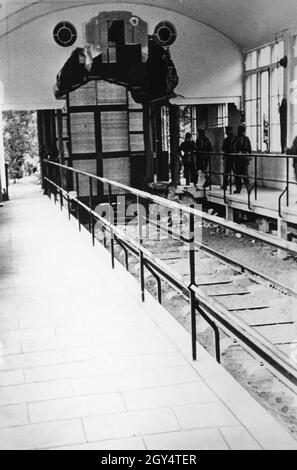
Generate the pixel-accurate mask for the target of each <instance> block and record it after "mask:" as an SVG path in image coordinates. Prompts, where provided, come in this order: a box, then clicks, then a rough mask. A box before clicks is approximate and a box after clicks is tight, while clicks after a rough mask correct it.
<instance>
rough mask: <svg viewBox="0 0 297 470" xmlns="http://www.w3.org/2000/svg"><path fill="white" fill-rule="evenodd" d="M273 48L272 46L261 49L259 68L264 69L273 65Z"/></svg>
mask: <svg viewBox="0 0 297 470" xmlns="http://www.w3.org/2000/svg"><path fill="white" fill-rule="evenodd" d="M270 53H271V48H270V46H266V47H263V49H260V52H259V67H264V66H265V65H269V64H270V63H271V57H270Z"/></svg>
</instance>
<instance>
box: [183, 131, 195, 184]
mask: <svg viewBox="0 0 297 470" xmlns="http://www.w3.org/2000/svg"><path fill="white" fill-rule="evenodd" d="M179 150H180V154H181V158H182V162H183V167H184V178H185V179H186V184H187V186H188V185H189V184H190V182H191V183H194V184H195V183H196V169H195V143H194V141H193V140H192V134H190V132H187V133H186V135H185V140H184V141H183V142H182V143H181V145H180V147H179Z"/></svg>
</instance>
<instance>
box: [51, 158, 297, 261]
mask: <svg viewBox="0 0 297 470" xmlns="http://www.w3.org/2000/svg"><path fill="white" fill-rule="evenodd" d="M44 162H46V164H50V165H53V166H57V167H59V168H64V169H66V170H69V171H71V172H73V173H78V174H80V175H84V176H87V177H89V178H90V177H91V178H92V179H94V180H96V181H99V182H100V183H103V184H107V185H111V186H115V187H116V188H119V189H122V190H124V191H127V192H129V193H130V194H133V195H135V196H139V197H141V198H144V199H148V200H150V201H152V202H155V203H156V204H159V205H161V206H164V207H168V208H170V209H173V210H179V211H180V210H181V208H182V210H183V212H184V213H185V214H188V215H190V214H192V215H194V216H196V217H200V218H201V219H205V220H207V221H208V222H213V223H214V224H217V225H221V226H222V227H225V228H226V229H228V230H232V231H233V232H237V233H240V234H242V235H246V236H248V237H251V238H253V239H255V240H259V241H262V242H264V243H267V244H268V245H270V246H273V247H274V248H279V249H282V250H285V251H289V252H292V253H297V246H296V243H292V242H289V241H286V240H281V239H275V238H274V237H273V236H272V235H267V234H264V233H260V232H258V231H257V230H253V229H249V228H246V227H243V226H242V225H240V224H237V223H235V222H230V221H226V220H225V219H223V218H221V217H218V216H215V215H211V214H208V213H206V212H203V211H201V210H199V209H196V208H195V209H193V208H191V207H189V206H186V205H183V206H181V204H179V203H177V202H174V201H169V200H168V199H164V198H162V197H160V196H156V195H153V194H150V193H148V192H145V191H142V190H139V189H135V188H131V187H129V186H126V185H124V184H122V183H118V182H116V181H113V180H109V179H107V178H103V177H101V176H96V175H92V174H91V173H87V172H85V171H81V170H76V169H75V168H72V167H69V166H66V165H61V164H59V163H56V162H52V161H50V160H44Z"/></svg>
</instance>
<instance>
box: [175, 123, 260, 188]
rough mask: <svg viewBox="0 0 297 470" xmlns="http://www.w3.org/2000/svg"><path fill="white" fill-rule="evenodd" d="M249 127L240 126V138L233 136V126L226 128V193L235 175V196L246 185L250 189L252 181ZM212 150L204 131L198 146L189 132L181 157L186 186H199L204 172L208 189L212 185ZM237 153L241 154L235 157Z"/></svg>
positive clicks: (199, 136)
mask: <svg viewBox="0 0 297 470" xmlns="http://www.w3.org/2000/svg"><path fill="white" fill-rule="evenodd" d="M245 133H246V128H245V125H244V124H241V125H240V126H239V127H238V131H237V135H235V134H234V133H233V129H232V127H231V126H227V127H226V137H225V139H224V142H223V145H222V152H223V153H224V179H223V189H224V190H226V189H227V186H228V184H229V181H230V177H231V173H232V172H233V174H234V178H235V191H234V193H235V194H239V193H240V192H241V190H242V187H243V182H244V184H245V186H246V188H247V191H249V190H250V180H249V174H248V167H249V162H250V158H251V157H250V156H249V154H251V152H252V148H251V142H250V139H249V138H248V137H247V136H246V135H245ZM211 150H212V145H211V142H210V140H209V139H208V137H207V136H206V134H205V130H204V129H199V130H198V138H197V141H196V143H195V142H194V141H193V140H192V135H191V134H190V133H189V132H188V133H187V134H186V135H185V140H184V142H182V144H181V145H180V154H181V158H182V164H183V170H184V178H185V180H186V184H187V185H189V184H190V182H191V183H194V185H197V182H198V175H199V173H200V172H201V173H202V174H203V175H204V176H205V178H204V184H203V186H204V187H207V186H209V182H210V181H209V176H208V169H209V159H210V155H209V153H210V152H211ZM235 154H237V155H235Z"/></svg>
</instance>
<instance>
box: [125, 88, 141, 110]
mask: <svg viewBox="0 0 297 470" xmlns="http://www.w3.org/2000/svg"><path fill="white" fill-rule="evenodd" d="M128 105H129V109H142V104H141V103H136V101H134V100H133V98H132V95H131V93H130V92H129V93H128Z"/></svg>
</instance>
